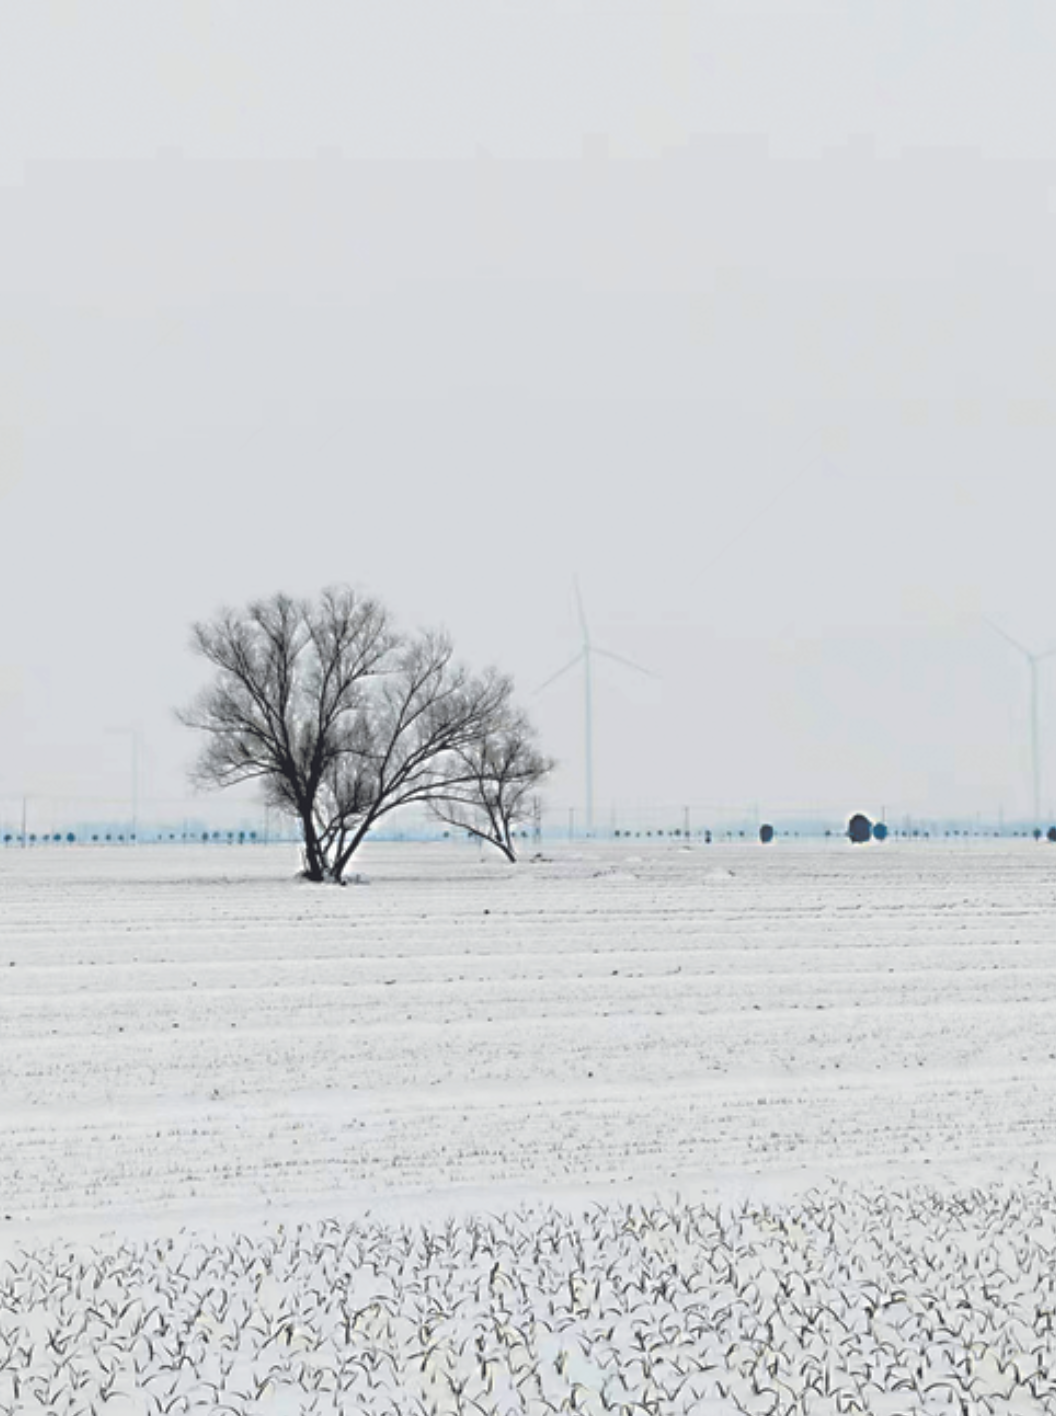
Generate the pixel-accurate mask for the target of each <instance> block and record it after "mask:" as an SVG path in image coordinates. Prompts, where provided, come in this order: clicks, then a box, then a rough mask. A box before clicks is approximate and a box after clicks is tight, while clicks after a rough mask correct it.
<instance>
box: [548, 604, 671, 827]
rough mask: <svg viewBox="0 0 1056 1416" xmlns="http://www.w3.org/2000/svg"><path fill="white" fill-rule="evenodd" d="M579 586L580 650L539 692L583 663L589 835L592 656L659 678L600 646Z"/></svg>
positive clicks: (591, 810)
mask: <svg viewBox="0 0 1056 1416" xmlns="http://www.w3.org/2000/svg"><path fill="white" fill-rule="evenodd" d="M573 583H574V585H575V590H576V608H577V610H578V611H579V627H580V630H581V632H582V635H583V642H582V645H581V647H580V650H579V653H578V654H576V655H575V657H574V658H572V659H570V660H569V661H568V663H567V664H565V665H564V667H563V668H560V669H558V671H557V673H556V674H551V675H550V677H549V678H548V679H547V680H546V682H545V683H542V684H540V685H539V687H538V688H537V689H536V693H542V691H543V689H544V688H549V687H550V685H551V684H552V683H555V682H556V681H557V680H558V679H559V678H561V677H562V676H563V675H564V674H567V673H568V671H569V670H570V669H574V668H575V667H576V665H577V664H580V663H581V664H582V665H583V756H584V786H585V802H584V807H585V810H584V813H583V817H584V823H585V825H584V829H585V830H586V833H587V835H588V836H590V835H592V834H593V831H594V686H593V665H592V663H591V660H592V659H593V657H594V655H595V654H601V655H602V656H603V658H606V659H613V660H614V661H615V662H616V663H617V664H623V665H624V667H625V668H628V669H634V671H635V673H639V674H645V675H646V677H647V678H656V674H654V673H652V672H651V670H649V669H643V668H642V666H641V664H636V663H634V662H633V661H632V660H631V659H625V658H624V657H623V655H622V654H614V653H613V652H612V650H611V649H599V648H598V646H597V645H596V644H595V643H594V641H593V640H592V639H591V637H590V628H589V626H588V624H587V616H586V614H585V613H584V610H583V596H582V595H581V594H580V592H579V581H578V579H577V580H575V581H574V582H573Z"/></svg>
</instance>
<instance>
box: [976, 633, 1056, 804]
mask: <svg viewBox="0 0 1056 1416" xmlns="http://www.w3.org/2000/svg"><path fill="white" fill-rule="evenodd" d="M983 619H984V621H985V622H986V623H987V624H988V625H989V626H990V628H991V629H992V630H993V631H994V632H995V634H1000V636H1001V638H1002V639H1003V640H1005V642H1006V643H1008V644H1011V645H1012V648H1013V649H1017V650H1018V651H1019V653H1020V654H1022V655H1023V657H1024V658H1025V659H1026V661H1027V664H1028V665H1029V667H1030V772H1031V783H1032V785H1033V789H1034V825H1035V826H1037V825H1039V824H1040V821H1041V766H1040V763H1039V760H1038V738H1039V733H1038V665H1039V664H1040V663H1041V661H1042V660H1043V659H1051V658H1052V656H1053V654H1056V649H1046V650H1045V652H1044V653H1043V654H1032V653H1031V652H1030V650H1029V649H1026V648H1024V646H1023V645H1022V644H1020V642H1019V641H1018V640H1017V639H1013V638H1012V636H1011V634H1009V633H1007V631H1006V630H1003V629H1002V628H1001V626H1000V625H999V624H995V623H994V621H993V620H992V619H987V617H986V615H983Z"/></svg>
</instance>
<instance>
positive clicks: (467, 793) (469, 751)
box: [429, 712, 554, 861]
mask: <svg viewBox="0 0 1056 1416" xmlns="http://www.w3.org/2000/svg"><path fill="white" fill-rule="evenodd" d="M553 766H554V763H553V761H552V759H551V758H549V757H544V755H543V754H542V753H541V752H540V751H539V748H538V747H537V745H536V739H535V731H534V729H533V728H532V726H531V724H530V723H529V721H528V719H527V717H526V716H525V715H524V714H523V713H520V712H513V713H511V714H510V715H509V717H508V718H507V720H506V721H505V722H502V723H500V724H499V725H497V726H496V727H494V728H493V729H492V731H490V732H488V733H486V734H485V735H484V736H482V737H479V738H476V739H474V740H473V741H471V742H470V743H468V744H467V745H466V746H465V747H463V748H460V749H459V750H458V752H457V753H456V754H455V755H454V762H453V764H452V770H451V774H450V780H449V781H448V782H447V783H446V784H445V786H444V787H442V788H441V789H440V790H439V791H438V792H437V794H436V795H434V796H433V797H432V799H431V800H430V803H429V805H430V809H431V811H432V812H433V815H434V816H436V817H437V818H438V819H439V820H440V821H443V822H445V823H446V824H447V825H449V826H457V827H458V829H459V830H460V831H467V832H468V833H469V834H470V835H471V836H476V837H478V839H480V840H482V841H487V842H488V843H489V844H490V845H493V846H497V847H498V849H499V850H500V851H501V852H502V853H503V855H504V856H505V857H506V859H507V860H509V861H514V860H516V859H517V848H516V845H515V844H514V835H515V827H516V826H517V825H518V824H519V823H520V822H521V821H525V820H527V819H528V818H529V817H530V816H531V814H532V810H533V804H534V801H535V797H534V792H535V790H536V788H537V787H538V786H539V784H540V782H541V781H542V780H543V778H544V777H546V776H547V775H548V773H550V772H551V771H552V770H553Z"/></svg>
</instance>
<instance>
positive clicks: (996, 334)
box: [0, 0, 1056, 824]
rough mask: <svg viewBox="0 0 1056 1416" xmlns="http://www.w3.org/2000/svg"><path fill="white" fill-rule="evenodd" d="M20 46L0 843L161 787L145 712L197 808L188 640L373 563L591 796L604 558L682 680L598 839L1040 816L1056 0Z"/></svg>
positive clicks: (601, 780) (624, 634) (258, 12)
mask: <svg viewBox="0 0 1056 1416" xmlns="http://www.w3.org/2000/svg"><path fill="white" fill-rule="evenodd" d="M4 30H5V33H4V41H3V45H2V46H0V255H2V259H0V331H2V335H0V595H2V598H3V605H4V609H5V614H4V618H3V631H2V635H0V818H2V816H3V813H4V811H5V810H7V807H6V806H5V805H4V803H5V802H10V801H11V800H13V799H16V798H18V797H20V796H21V795H22V794H23V793H28V794H30V795H31V797H34V798H36V799H39V800H44V799H47V798H53V799H58V798H61V799H63V800H69V801H81V800H87V799H89V798H92V797H100V798H102V797H107V796H115V797H120V796H121V794H122V793H126V792H127V790H128V780H129V741H130V739H129V738H128V736H127V734H123V733H122V732H120V731H114V730H115V729H122V728H128V727H130V726H133V725H134V726H136V728H137V729H138V731H139V733H140V737H141V743H142V750H141V776H142V780H141V790H142V792H143V795H144V797H146V798H154V799H162V798H164V799H175V798H178V797H182V796H185V795H186V794H187V789H186V786H185V781H184V772H185V768H186V764H187V762H188V760H189V759H190V757H191V755H192V754H193V750H194V741H193V738H192V737H191V735H190V734H189V733H187V732H186V731H185V730H183V729H181V728H179V727H178V726H177V725H176V724H175V723H174V721H173V719H172V716H171V710H172V708H173V707H174V706H176V705H178V704H180V703H182V702H185V701H186V700H187V698H188V697H189V696H190V694H191V693H192V692H193V690H194V688H195V686H196V685H197V684H198V683H199V682H200V675H201V668H200V666H199V665H198V664H197V663H196V662H195V661H194V660H193V658H192V657H191V656H190V654H189V653H188V652H187V650H186V641H187V631H188V625H189V623H190V621H191V620H193V619H194V618H197V617H201V616H205V615H208V614H209V613H210V612H211V611H212V610H214V609H215V608H216V607H217V606H218V605H219V604H220V603H222V602H232V603H240V602H244V601H245V600H246V599H248V598H250V597H251V596H254V595H257V594H262V593H268V592H270V591H272V590H276V589H280V588H284V589H288V590H291V591H294V592H298V593H300V592H305V593H307V592H312V591H315V590H317V589H318V588H319V587H320V586H322V585H323V584H326V583H329V582H334V581H341V580H347V581H350V582H352V583H354V584H358V585H361V586H362V587H363V588H365V589H368V590H370V591H371V592H373V593H375V594H377V595H378V596H380V597H381V598H383V599H384V600H386V601H387V602H388V603H390V604H391V606H392V607H393V609H394V610H395V611H396V613H397V614H398V616H399V618H400V619H401V621H402V622H403V623H405V624H407V625H408V626H411V625H415V624H422V623H435V622H441V623H444V624H446V626H447V627H448V628H449V629H450V630H451V632H452V634H453V635H454V637H455V639H456V642H457V643H458V644H459V646H460V647H461V649H462V650H463V652H464V654H465V656H466V657H467V658H468V659H469V660H471V661H472V662H475V663H477V664H480V665H482V664H483V663H485V662H488V661H494V662H497V663H498V664H500V665H501V666H502V667H504V668H506V669H509V670H510V671H512V672H513V673H514V674H515V676H516V677H517V679H518V681H519V683H520V684H521V685H522V686H523V688H524V690H525V695H526V697H527V698H528V701H529V704H530V707H531V708H532V711H533V712H534V715H535V717H536V719H537V721H538V722H539V724H540V726H541V728H542V730H543V734H544V741H545V743H546V745H547V747H548V748H549V749H550V750H551V751H552V752H553V753H555V754H556V755H557V756H558V757H559V758H561V759H562V763H563V765H562V768H561V770H560V771H559V773H558V774H557V776H556V778H555V780H554V783H553V787H552V790H551V793H550V799H551V802H552V804H553V807H554V810H555V811H563V810H564V809H565V808H566V807H567V805H569V804H577V805H578V803H580V801H581V799H582V749H581V697H580V688H579V683H578V681H577V680H576V679H575V678H574V677H573V676H572V675H570V676H568V677H567V678H566V679H565V680H564V681H562V682H561V683H558V684H555V685H554V686H553V687H552V688H550V689H548V690H547V691H546V693H545V694H542V695H540V696H539V697H533V696H532V691H533V690H534V689H535V688H536V687H537V686H538V685H539V684H540V683H542V682H543V681H544V680H545V679H546V678H547V676H548V675H549V674H551V673H552V672H553V671H554V670H555V669H556V668H558V667H559V666H560V665H561V664H562V663H563V662H565V661H566V660H567V659H569V658H570V657H571V655H572V654H573V653H574V652H575V650H576V645H577V636H578V626H577V620H576V608H575V599H574V593H573V588H572V582H573V576H574V575H576V574H578V576H579V578H580V581H581V584H582V587H583V592H584V597H585V600H586V604H587V609H588V613H589V615H590V619H591V625H592V629H593V633H594V636H595V639H596V640H597V642H598V643H599V644H601V645H604V646H605V647H607V648H610V649H612V650H613V651H615V652H616V653H619V654H622V655H626V656H628V657H630V658H632V659H634V660H636V661H637V662H639V663H642V664H644V665H646V666H647V667H649V668H650V669H652V670H653V671H655V673H656V674H658V675H659V680H658V681H657V682H655V683H654V682H651V681H647V680H645V679H639V678H637V677H636V676H634V675H632V674H630V673H629V672H625V671H624V670H622V669H621V668H619V667H618V666H617V665H615V664H611V663H604V664H602V663H599V665H598V669H597V685H596V711H597V720H596V754H597V760H596V777H597V801H598V807H597V811H598V817H599V819H602V820H607V819H608V818H609V812H610V809H611V808H612V806H613V804H614V803H615V804H616V806H617V808H618V810H619V812H620V814H621V819H625V818H626V816H627V815H628V814H629V813H630V812H631V811H632V810H633V809H634V808H635V806H636V804H640V805H642V806H643V807H644V806H645V805H649V806H654V807H657V808H660V807H664V808H671V809H672V811H674V809H675V808H676V807H679V806H681V805H682V804H683V803H692V804H694V805H696V804H698V803H699V804H705V805H706V804H708V803H722V804H727V805H731V806H741V805H746V804H749V803H758V804H759V806H760V809H761V810H762V812H763V814H764V815H773V816H775V817H777V818H779V817H780V814H781V812H782V811H783V810H787V809H789V808H793V807H798V808H808V807H811V806H820V807H825V808H829V809H836V810H842V809H851V808H855V807H858V806H863V807H865V808H866V809H872V810H878V809H879V808H880V806H881V805H882V804H883V805H886V806H887V808H888V810H889V812H891V811H898V810H912V811H918V812H927V811H933V812H945V811H951V812H953V811H956V812H962V813H966V814H973V813H975V812H976V811H981V812H984V813H992V812H996V811H997V810H998V809H999V808H1002V807H1003V809H1004V810H1005V811H1006V812H1007V813H1008V814H1010V815H1011V814H1014V813H1016V812H1019V811H1026V810H1027V808H1028V806H1029V802H1030V770H1029V768H1030V764H1029V751H1028V715H1027V673H1026V666H1025V663H1024V662H1023V661H1022V660H1019V659H1017V657H1016V656H1015V654H1014V652H1013V651H1012V650H1011V649H1009V648H1008V647H1007V646H1006V645H1004V644H1003V643H1002V641H1001V640H1000V639H999V638H998V636H997V635H995V634H994V633H993V632H992V631H991V630H989V629H987V628H986V626H985V625H984V624H983V623H982V622H981V620H980V619H979V614H980V612H985V613H987V614H989V615H991V616H992V617H993V618H994V619H995V620H997V621H998V622H999V623H1000V624H1001V625H1002V626H1003V627H1004V628H1006V629H1007V630H1008V631H1009V632H1010V633H1012V634H1013V635H1014V636H1016V637H1017V638H1018V639H1020V640H1022V641H1024V642H1025V643H1026V644H1027V645H1028V646H1030V647H1031V648H1034V649H1038V650H1041V649H1047V648H1049V647H1051V646H1056V617H1054V616H1053V615H1052V614H1051V613H1050V610H1049V605H1048V598H1049V584H1048V578H1049V568H1050V557H1049V551H1050V547H1051V544H1052V527H1053V519H1054V518H1053V513H1054V511H1056V493H1054V491H1053V477H1052V467H1053V464H1054V457H1053V454H1054V452H1056V446H1054V444H1056V405H1054V401H1053V389H1054V387H1056V383H1054V380H1056V321H1054V319H1053V314H1054V291H1056V266H1054V261H1053V240H1054V236H1056V97H1054V96H1053V95H1054V90H1053V86H1052V83H1051V75H1052V72H1053V61H1054V59H1056V10H1054V9H1053V8H1052V6H1051V5H1048V4H1044V3H1040V0H1039V3H1027V2H1026V0H1019V3H1016V0H1012V3H1009V4H1007V5H997V4H994V3H992V0H988V3H976V2H975V0H949V3H937V0H913V3H897V0H872V3H871V2H870V0H855V3H854V4H853V5H851V4H847V3H845V0H839V3H826V4H823V3H813V4H808V3H781V4H778V3H774V0H769V2H768V3H764V0H736V3H734V0H730V2H729V3H710V4H705V3H698V4H691V3H689V0H683V3H679V0H669V2H668V3H656V0H648V3H647V0H634V3H630V2H629V0H623V3H609V4H587V3H575V0H560V3H550V0H523V3H520V2H519V3H512V0H511V3H500V2H499V0H493V3H490V4H483V3H459V0H443V3H436V0H430V3H421V4H410V3H400V0H385V3H380V0H379V3H355V2H354V0H343V3H321V0H308V3H305V4H302V5H298V6H293V5H290V4H287V3H284V4H273V3H271V4H269V3H261V0H254V3H252V4H250V3H248V0H246V2H245V3H238V4H235V3H223V0H211V3H208V4H204V3H199V4H191V3H183V4H179V3H167V2H166V0H154V3H152V4H150V5H144V4H142V3H139V2H138V0H137V3H124V4H119V3H112V0H93V3H92V4H91V5H82V4H75V3H72V0H71V3H61V4H60V3H49V2H48V0H25V3H17V0H16V3H13V4H12V5H11V6H10V7H9V8H8V10H7V11H5V24H4ZM731 542H732V544H731ZM1041 684H1042V694H1041V704H1042V735H1043V749H1044V753H1043V755H1044V768H1045V779H1046V789H1045V798H1046V800H1047V801H1048V802H1050V803H1054V804H1056V721H1053V708H1054V707H1056V660H1053V661H1052V662H1051V663H1050V664H1048V665H1046V666H1045V667H1044V668H1043V669H1042V674H1041ZM677 820H678V817H677V815H676V816H675V817H674V820H673V822H672V824H677Z"/></svg>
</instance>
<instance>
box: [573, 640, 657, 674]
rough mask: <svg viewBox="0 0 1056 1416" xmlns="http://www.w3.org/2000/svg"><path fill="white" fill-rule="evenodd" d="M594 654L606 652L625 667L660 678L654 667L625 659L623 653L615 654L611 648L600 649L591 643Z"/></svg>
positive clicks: (606, 656)
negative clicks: (648, 667) (649, 667)
mask: <svg viewBox="0 0 1056 1416" xmlns="http://www.w3.org/2000/svg"><path fill="white" fill-rule="evenodd" d="M590 652H591V653H592V654H604V656H605V658H606V659H614V660H615V661H616V663H617V664H623V665H624V667H625V668H628V669H634V670H635V671H636V672H637V673H640V674H645V676H646V678H654V679H655V678H659V677H660V675H659V674H654V673H653V671H652V669H643V668H642V666H641V664H636V663H635V662H634V660H633V659H625V658H624V657H623V655H622V654H614V653H613V652H612V650H611V649H599V648H598V647H597V645H591V649H590Z"/></svg>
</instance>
